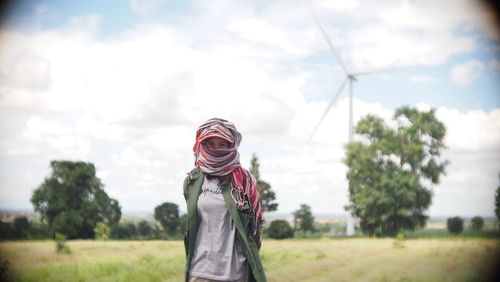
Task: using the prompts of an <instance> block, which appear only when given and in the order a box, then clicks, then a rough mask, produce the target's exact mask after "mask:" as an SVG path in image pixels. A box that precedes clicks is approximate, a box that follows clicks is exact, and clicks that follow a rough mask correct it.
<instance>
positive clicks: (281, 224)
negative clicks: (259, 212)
mask: <svg viewBox="0 0 500 282" xmlns="http://www.w3.org/2000/svg"><path fill="white" fill-rule="evenodd" d="M267 234H268V235H269V237H271V238H273V239H285V238H292V237H293V229H292V227H291V226H290V224H289V223H288V221H286V220H281V219H278V220H274V221H272V222H271V224H270V225H269V228H268V229H267Z"/></svg>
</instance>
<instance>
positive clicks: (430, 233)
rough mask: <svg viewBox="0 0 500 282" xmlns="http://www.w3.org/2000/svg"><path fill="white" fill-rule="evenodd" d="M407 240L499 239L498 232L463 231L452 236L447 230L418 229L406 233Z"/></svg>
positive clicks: (499, 232) (499, 234)
mask: <svg viewBox="0 0 500 282" xmlns="http://www.w3.org/2000/svg"><path fill="white" fill-rule="evenodd" d="M406 236H407V238H415V239H416V238H491V239H500V231H498V230H484V231H473V230H464V231H463V232H462V233H460V234H459V235H453V234H450V232H448V230H447V229H420V230H416V231H413V232H407V233H406Z"/></svg>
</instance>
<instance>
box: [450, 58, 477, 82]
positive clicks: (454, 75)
mask: <svg viewBox="0 0 500 282" xmlns="http://www.w3.org/2000/svg"><path fill="white" fill-rule="evenodd" d="M483 70H484V64H483V63H482V62H480V61H478V60H474V59H473V60H470V61H467V62H465V63H463V64H460V65H455V66H454V67H453V68H452V69H451V71H450V80H451V82H452V83H453V84H456V85H459V86H468V85H471V84H472V83H473V82H474V81H475V80H476V79H478V78H479V77H480V76H481V73H482V72H483Z"/></svg>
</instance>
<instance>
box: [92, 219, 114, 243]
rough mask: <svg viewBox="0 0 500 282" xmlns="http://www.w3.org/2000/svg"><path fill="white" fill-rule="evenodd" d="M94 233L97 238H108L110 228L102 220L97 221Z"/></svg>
mask: <svg viewBox="0 0 500 282" xmlns="http://www.w3.org/2000/svg"><path fill="white" fill-rule="evenodd" d="M94 234H95V238H96V239H97V240H108V239H109V237H110V236H111V228H110V227H109V226H108V225H107V224H106V223H104V222H98V223H97V224H96V226H95V228H94Z"/></svg>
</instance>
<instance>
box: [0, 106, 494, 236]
mask: <svg viewBox="0 0 500 282" xmlns="http://www.w3.org/2000/svg"><path fill="white" fill-rule="evenodd" d="M393 123H394V124H396V126H395V127H391V126H389V125H387V124H386V123H385V122H384V120H383V119H382V118H380V117H377V116H374V115H367V116H365V117H363V118H362V119H361V120H360V121H359V122H358V123H357V124H356V127H355V134H356V135H355V136H356V138H355V140H354V141H353V142H350V143H348V144H347V145H346V147H345V158H344V160H343V161H344V163H345V164H346V165H347V167H348V171H347V174H346V178H347V180H348V182H349V194H348V196H349V204H348V205H347V206H345V209H346V211H348V212H350V213H352V215H354V216H355V217H356V218H357V219H358V220H359V230H360V232H362V233H363V234H364V235H367V236H396V235H397V234H398V233H400V232H404V231H413V230H415V229H418V228H422V227H424V226H425V224H426V222H427V220H428V216H427V215H426V212H427V209H428V208H429V206H430V204H431V201H432V192H431V190H432V188H433V187H434V186H436V185H438V184H439V182H440V179H441V177H442V176H443V175H444V174H445V169H446V166H447V165H448V161H447V160H443V159H442V158H441V153H442V150H443V149H444V148H445V144H444V141H443V140H444V137H445V135H446V128H445V126H444V124H443V123H442V122H441V121H439V120H438V119H437V117H436V115H435V111H434V110H432V109H431V110H429V111H419V110H417V109H415V108H409V107H402V108H399V109H397V110H396V111H395V113H394V116H393ZM250 166H251V167H250V171H251V172H252V174H253V175H254V176H255V177H256V180H257V184H258V187H259V189H260V195H261V203H262V209H263V211H265V212H270V211H275V210H277V208H278V202H277V201H276V194H275V192H274V191H273V190H272V188H271V185H270V184H269V183H268V182H266V181H264V180H263V179H261V177H260V171H259V166H260V165H259V161H258V158H257V156H256V155H255V154H254V155H253V156H252V159H251V162H250ZM50 168H51V172H50V174H49V175H48V176H47V177H46V178H45V179H44V181H43V182H42V184H40V185H39V186H38V187H37V188H36V189H35V190H34V191H33V194H32V197H31V202H32V204H33V207H34V210H35V211H36V212H37V213H38V214H40V217H41V221H40V222H29V221H28V220H27V219H26V218H16V219H15V220H14V221H13V222H10V223H5V222H0V231H1V232H0V234H1V237H2V238H41V237H51V238H53V237H54V236H55V234H56V233H60V234H63V235H64V236H66V237H67V238H68V239H74V238H82V239H91V238H116V239H130V238H152V239H160V238H175V237H176V236H177V237H179V236H181V234H182V230H183V229H184V221H185V219H184V217H185V215H180V214H179V207H178V206H177V205H176V204H175V203H170V202H165V203H162V204H160V205H158V206H157V207H155V209H154V219H155V221H141V222H139V223H133V222H123V221H122V220H121V217H122V213H121V206H120V204H119V202H118V201H117V200H116V199H113V198H111V197H109V196H108V194H107V193H106V192H105V191H104V184H103V183H102V182H101V180H100V179H99V178H98V177H96V170H95V167H94V165H93V164H92V163H87V162H71V161H51V162H50ZM499 189H500V187H498V188H497V190H496V196H495V207H496V208H495V214H496V216H497V218H499V219H500V207H499V205H500V191H499ZM293 215H294V219H293V223H292V225H293V226H292V225H290V223H288V222H284V221H278V222H269V223H266V226H267V228H268V230H267V231H266V232H267V233H266V234H267V235H268V236H270V237H276V238H277V237H283V236H284V237H290V236H291V235H290V234H295V235H301V234H313V233H315V232H318V231H321V230H323V231H325V228H323V227H321V226H319V225H318V224H315V223H314V217H313V215H312V212H311V208H310V206H308V205H306V204H302V205H301V206H300V208H299V209H298V210H296V211H295V212H294V213H293ZM476 221H477V220H476ZM454 222H460V218H459V219H456V218H455V219H449V221H448V226H455V225H457V224H456V223H454ZM477 222H479V221H477ZM478 224H479V223H476V225H475V226H479V225H478ZM458 225H460V224H458ZM462 225H463V219H462ZM452 229H453V228H452ZM459 229H460V228H459ZM462 229H463V228H462ZM453 230H455V229H453ZM274 231H279V232H277V234H278V235H276V236H275V234H274ZM283 234H285V235H286V236H285V235H283Z"/></svg>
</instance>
